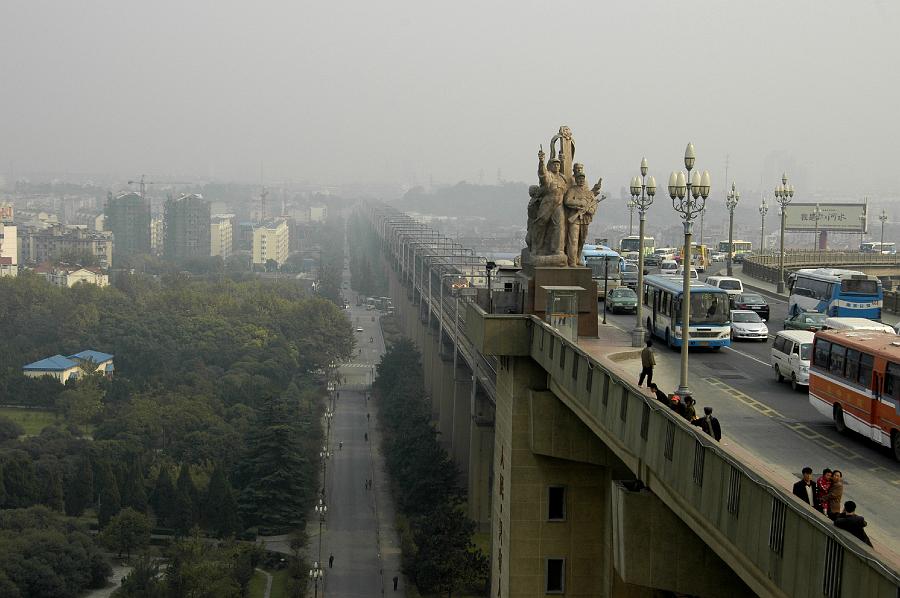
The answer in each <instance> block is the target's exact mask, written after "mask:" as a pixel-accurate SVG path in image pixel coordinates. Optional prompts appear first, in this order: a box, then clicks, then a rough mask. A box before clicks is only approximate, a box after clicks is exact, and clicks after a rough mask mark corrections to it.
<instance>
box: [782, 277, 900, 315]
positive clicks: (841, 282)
mask: <svg viewBox="0 0 900 598" xmlns="http://www.w3.org/2000/svg"><path fill="white" fill-rule="evenodd" d="M788 286H789V288H790V298H789V299H788V313H789V314H790V315H791V316H793V315H795V314H797V313H799V312H801V311H817V312H819V313H822V314H825V315H827V316H832V317H834V316H838V317H842V318H868V319H869V320H879V321H880V320H881V304H882V301H883V300H884V291H883V289H882V288H881V281H880V280H878V278H877V277H875V276H870V275H867V274H865V273H863V272H859V271H857V270H842V269H839V268H803V269H801V270H797V271H796V272H795V273H793V274H791V276H790V278H789V279H788Z"/></svg>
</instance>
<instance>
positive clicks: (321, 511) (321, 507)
mask: <svg viewBox="0 0 900 598" xmlns="http://www.w3.org/2000/svg"><path fill="white" fill-rule="evenodd" d="M315 511H316V514H317V515H318V516H319V561H321V560H322V526H323V525H324V524H325V514H326V513H328V505H326V504H325V499H324V498H320V499H319V502H318V504H316V506H315Z"/></svg>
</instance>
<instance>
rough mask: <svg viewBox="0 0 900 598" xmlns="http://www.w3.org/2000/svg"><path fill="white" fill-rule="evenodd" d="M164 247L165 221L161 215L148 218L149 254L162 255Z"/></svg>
mask: <svg viewBox="0 0 900 598" xmlns="http://www.w3.org/2000/svg"><path fill="white" fill-rule="evenodd" d="M165 245H166V220H165V218H164V217H163V216H162V214H154V215H153V217H152V218H150V252H151V253H153V254H154V255H162V254H163V252H164V251H165Z"/></svg>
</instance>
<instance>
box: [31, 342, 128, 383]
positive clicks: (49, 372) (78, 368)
mask: <svg viewBox="0 0 900 598" xmlns="http://www.w3.org/2000/svg"><path fill="white" fill-rule="evenodd" d="M87 364H91V367H93V368H94V371H97V372H102V373H103V374H104V375H106V376H112V375H113V372H114V371H115V369H114V367H113V356H112V355H110V354H109V353H102V352H100V351H94V350H92V349H87V350H85V351H80V352H78V353H75V354H74V355H69V356H68V357H64V356H62V355H53V356H52V357H46V358H44V359H41V360H39V361H35V362H34V363H29V364H27V365H24V366H22V373H23V374H25V375H26V376H28V377H29V378H40V377H42V376H52V377H53V378H56V379H57V380H59V381H60V382H61V383H63V384H65V383H66V382H68V381H69V380H77V379H78V377H79V376H81V374H82V371H83V368H84V366H85V365H87Z"/></svg>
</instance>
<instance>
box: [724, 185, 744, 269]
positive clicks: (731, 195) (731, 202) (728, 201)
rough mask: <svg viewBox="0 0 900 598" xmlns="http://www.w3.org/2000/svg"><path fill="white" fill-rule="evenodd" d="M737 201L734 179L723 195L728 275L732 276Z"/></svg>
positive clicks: (739, 197)
mask: <svg viewBox="0 0 900 598" xmlns="http://www.w3.org/2000/svg"><path fill="white" fill-rule="evenodd" d="M739 201H741V193H740V191H738V190H736V189H735V188H734V181H732V183H731V191H729V192H728V195H726V196H725V207H726V208H728V276H734V272H733V271H732V264H733V263H734V209H735V208H736V207H737V205H738V202H739Z"/></svg>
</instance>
